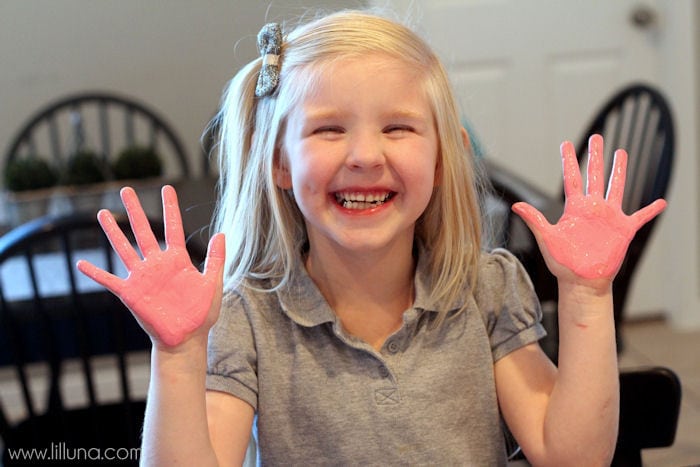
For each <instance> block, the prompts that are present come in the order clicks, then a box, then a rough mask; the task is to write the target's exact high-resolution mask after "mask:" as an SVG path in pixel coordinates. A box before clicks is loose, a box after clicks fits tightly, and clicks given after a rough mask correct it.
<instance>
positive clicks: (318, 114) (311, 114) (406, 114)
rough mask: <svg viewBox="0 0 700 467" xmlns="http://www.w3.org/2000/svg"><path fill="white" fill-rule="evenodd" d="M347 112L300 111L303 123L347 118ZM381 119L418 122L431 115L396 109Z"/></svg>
mask: <svg viewBox="0 0 700 467" xmlns="http://www.w3.org/2000/svg"><path fill="white" fill-rule="evenodd" d="M348 114H349V112H344V111H342V110H339V109H331V108H316V109H314V108H311V109H302V119H303V120H304V121H316V120H329V119H333V118H343V117H345V116H347V115H348ZM382 118H385V119H389V120H391V119H408V120H419V121H426V120H429V119H430V118H431V115H425V114H424V113H422V112H418V111H415V110H412V109H397V110H391V111H388V112H385V113H383V114H382Z"/></svg>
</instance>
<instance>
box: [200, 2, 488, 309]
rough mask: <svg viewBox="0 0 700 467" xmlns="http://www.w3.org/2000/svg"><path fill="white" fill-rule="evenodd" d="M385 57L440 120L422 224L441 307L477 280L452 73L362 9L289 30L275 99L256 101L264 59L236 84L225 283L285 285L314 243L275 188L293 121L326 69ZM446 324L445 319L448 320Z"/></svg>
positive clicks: (226, 135) (227, 162)
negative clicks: (411, 74)
mask: <svg viewBox="0 0 700 467" xmlns="http://www.w3.org/2000/svg"><path fill="white" fill-rule="evenodd" d="M368 53H381V54H383V55H384V56H386V57H387V58H389V59H395V60H400V61H403V62H404V63H406V64H408V65H410V66H411V67H412V68H415V69H416V70H417V72H418V74H419V76H421V78H422V82H421V83H419V84H422V85H423V87H424V90H425V93H426V96H427V98H428V100H429V101H430V103H431V106H432V110H433V113H434V119H435V125H436V128H437V134H438V138H439V154H438V161H439V164H438V168H437V170H438V177H437V179H438V181H439V183H438V184H437V185H436V187H435V189H434V192H433V196H432V198H431V200H430V202H429V204H428V206H427V208H426V210H425V212H424V213H423V214H422V215H421V217H420V218H419V219H418V221H417V223H416V229H415V235H416V240H417V241H419V242H421V243H422V244H423V245H424V250H425V252H426V254H427V255H428V258H427V260H428V264H429V265H430V267H429V272H430V278H429V280H430V281H431V283H430V284H429V285H430V287H429V290H431V291H432V300H434V301H435V302H438V301H439V302H442V303H451V302H453V301H454V300H456V299H457V298H458V297H460V296H461V295H463V294H464V293H465V291H466V290H468V289H469V288H470V287H471V286H473V285H474V283H475V281H476V274H475V273H476V270H477V262H478V260H479V254H480V249H481V221H480V217H481V216H480V210H479V203H478V195H477V189H476V186H475V174H474V167H473V165H472V157H471V154H470V150H469V148H465V144H464V142H463V139H462V133H461V132H462V126H461V124H460V117H459V112H458V109H457V105H456V102H455V98H454V95H453V92H452V88H451V86H450V83H449V80H448V77H447V73H446V71H445V69H444V68H443V66H442V64H441V63H440V61H439V59H438V58H437V56H436V55H435V54H434V52H433V51H432V50H431V49H430V47H429V46H428V45H427V44H426V43H425V42H424V41H423V40H422V39H421V38H420V37H418V35H416V34H415V33H414V32H412V31H411V30H410V29H408V28H407V27H405V26H403V25H401V24H399V23H398V22H395V21H392V20H389V19H386V18H384V17H381V16H378V15H375V14H370V13H366V12H361V11H342V12H337V13H333V14H330V15H328V16H325V17H322V18H319V19H316V20H313V21H311V22H309V23H307V24H304V25H301V26H299V27H297V28H296V29H294V30H293V31H292V32H290V33H289V34H288V35H287V36H286V37H285V39H284V41H283V45H282V51H281V57H280V81H279V86H278V89H276V91H275V92H274V93H273V94H272V95H270V96H267V97H263V98H256V97H255V96H254V90H255V84H256V80H257V77H258V72H259V70H260V67H261V64H262V61H261V59H256V60H254V61H253V62H251V63H249V64H248V65H246V66H245V67H244V68H243V69H241V70H240V72H239V73H238V74H237V75H236V76H235V77H234V78H233V79H232V80H231V82H230V84H229V86H228V89H227V90H226V92H225V94H224V98H223V102H222V107H221V111H220V114H219V116H218V118H219V125H220V144H219V169H220V180H219V200H218V204H217V210H216V213H215V218H214V223H213V228H214V229H215V230H216V231H222V232H225V233H226V235H227V237H226V242H227V243H226V253H227V259H226V286H227V287H235V286H238V285H240V284H245V285H246V286H252V285H251V284H250V283H251V282H257V281H247V279H272V282H271V283H272V284H274V285H273V286H271V288H269V289H267V290H273V289H274V288H276V287H279V286H281V285H283V284H285V283H286V282H287V281H288V280H289V278H290V275H291V273H292V270H293V266H294V263H295V262H297V261H299V258H300V256H301V251H302V248H303V247H304V245H305V243H306V242H307V237H306V230H305V226H304V219H303V217H302V214H301V212H300V211H299V209H298V207H297V206H296V204H295V201H294V199H293V198H292V196H291V194H290V193H288V192H286V191H285V190H282V189H280V188H278V187H277V186H276V185H275V182H274V174H273V167H274V164H275V154H276V151H277V148H278V146H279V145H280V142H281V139H282V135H283V132H284V126H285V121H286V118H287V116H288V115H289V113H290V111H291V109H292V108H293V107H294V106H295V105H297V104H298V103H299V102H301V101H302V100H303V99H304V96H305V95H306V93H307V92H309V88H310V87H311V88H312V87H313V85H314V83H318V82H319V80H321V79H323V76H322V69H323V65H325V64H328V63H331V62H332V61H335V60H343V59H345V58H352V57H358V56H362V55H365V54H368ZM443 318H444V317H443Z"/></svg>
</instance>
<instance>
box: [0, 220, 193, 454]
mask: <svg viewBox="0 0 700 467" xmlns="http://www.w3.org/2000/svg"><path fill="white" fill-rule="evenodd" d="M116 218H117V220H118V222H119V224H120V225H121V226H122V228H123V230H124V232H130V228H129V223H128V220H127V218H126V216H125V215H119V214H118V215H116ZM151 225H152V227H153V229H154V232H155V233H156V236H157V238H159V240H160V241H163V237H164V235H163V225H162V223H161V222H152V223H151ZM131 240H132V242H133V238H132V239H131ZM198 245H199V246H198ZM188 249H189V250H190V255H191V257H192V258H193V261H194V263H195V264H196V265H202V264H203V261H204V258H205V251H203V250H202V247H201V244H199V243H191V244H188ZM80 258H86V259H89V260H91V261H92V262H94V263H95V264H97V265H99V266H101V267H103V268H105V269H107V270H109V271H112V272H114V273H115V274H118V275H120V276H122V277H124V271H123V267H122V265H121V261H120V260H119V258H118V257H117V256H116V255H115V253H114V252H113V251H112V248H111V246H110V245H109V242H108V241H107V239H106V237H105V235H104V234H103V233H102V230H101V228H100V227H99V224H98V223H97V220H96V218H95V215H94V213H90V214H84V213H78V214H73V215H69V216H64V217H50V216H47V217H43V218H39V219H36V220H34V221H30V222H28V223H26V224H23V225H21V226H19V227H16V228H15V229H13V230H11V231H10V232H8V233H6V234H5V235H4V236H2V237H0V272H2V275H1V276H0V278H1V279H0V280H1V282H0V366H2V367H5V368H4V370H5V371H4V374H6V375H7V374H8V373H9V374H12V375H13V376H12V379H13V380H14V382H15V383H16V387H18V388H19V391H18V392H19V394H18V396H17V398H16V399H17V401H16V403H17V405H19V407H17V406H12V407H10V406H8V405H7V404H8V400H7V399H8V397H9V393H7V392H6V393H4V394H0V436H1V437H2V443H3V444H4V448H5V451H4V462H5V464H4V465H6V466H9V465H15V464H16V463H21V462H19V461H18V460H16V459H12V457H13V455H14V456H16V455H17V454H18V453H19V452H20V451H19V449H20V448H23V449H25V451H24V452H28V451H27V450H28V449H32V448H34V449H38V450H42V449H43V450H44V451H45V452H46V451H48V450H50V449H53V450H54V452H55V451H56V449H59V448H60V449H62V450H63V451H62V452H64V453H65V452H68V453H72V454H71V455H72V456H73V461H71V462H70V465H76V458H75V456H76V455H78V453H79V452H80V451H79V450H81V449H82V450H83V451H82V452H84V453H85V452H89V451H88V450H89V449H93V450H99V449H101V451H99V452H101V453H103V454H104V453H106V452H107V451H106V449H112V451H111V452H112V453H117V452H121V453H122V455H123V456H126V455H127V452H128V451H126V450H128V449H133V448H137V447H138V446H139V444H140V429H141V425H142V421H143V414H144V407H145V394H141V395H136V394H135V393H134V387H133V383H134V378H136V377H137V376H138V375H137V374H134V371H137V372H138V371H139V368H138V367H137V368H134V367H133V365H132V363H133V362H134V358H136V360H137V361H138V357H139V356H140V357H143V358H142V362H146V363H142V364H141V367H140V371H141V373H142V375H141V376H143V373H144V372H146V373H147V369H148V368H147V367H148V364H147V362H148V357H147V355H146V353H147V349H149V348H150V340H149V339H148V337H147V335H146V334H145V333H144V332H143V331H142V330H141V328H140V327H139V326H138V324H137V323H136V321H135V320H134V319H133V318H132V317H131V315H130V313H129V311H128V310H127V309H126V307H125V306H124V305H123V304H122V303H121V302H120V301H119V299H117V298H116V297H115V296H113V295H112V294H111V293H110V292H108V291H106V290H104V289H102V288H101V287H100V286H98V285H96V284H94V283H93V282H92V281H90V279H88V278H86V277H84V276H83V275H82V274H80V273H79V272H78V271H77V269H76V268H75V263H76V261H77V260H78V259H80ZM120 268H122V269H120ZM71 368H72V370H71ZM10 370H11V371H10ZM37 373H38V375H37ZM146 378H147V376H146ZM105 382H106V385H107V387H105ZM2 384H5V385H7V384H9V382H8V381H2ZM76 386H77V387H78V388H82V392H83V393H84V397H82V398H80V399H82V400H80V401H77V402H76V400H75V399H76V397H75V394H74V393H72V392H75V391H76V389H75V387H76ZM71 387H73V389H70V388H71ZM107 392H109V393H111V394H106V393H107ZM70 400H72V402H70ZM13 413H14V415H13ZM117 450H121V451H117ZM93 452H94V451H93ZM132 452H133V451H132ZM83 460H86V461H87V462H86V465H95V461H94V459H83ZM131 460H132V461H133V464H134V465H136V457H135V456H134V457H131ZM26 462H27V463H26V464H24V465H28V464H32V462H29V461H26ZM33 462H36V459H34V460H33ZM51 465H54V463H52V464H51ZM120 465H125V463H124V462H122V463H121V464H120Z"/></svg>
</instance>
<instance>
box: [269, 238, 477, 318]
mask: <svg viewBox="0 0 700 467" xmlns="http://www.w3.org/2000/svg"><path fill="white" fill-rule="evenodd" d="M417 254H418V264H417V265H416V274H415V277H414V279H413V281H414V290H415V300H414V302H413V309H414V310H417V311H429V312H433V313H437V312H439V311H441V310H445V309H447V310H448V311H451V310H455V309H460V308H461V307H462V304H463V303H464V296H462V297H460V298H459V299H458V300H456V301H454V302H453V303H449V304H447V303H445V302H444V301H439V302H435V301H431V300H430V283H429V278H430V276H429V272H430V268H429V266H430V265H429V264H428V256H429V255H428V254H427V252H426V251H425V249H424V248H422V247H421V246H419V247H418V248H417ZM276 293H277V297H278V299H279V303H280V305H281V307H282V310H283V311H284V313H285V314H286V315H287V316H288V317H289V318H290V319H291V320H292V321H294V322H295V323H297V324H298V325H300V326H304V327H313V326H318V325H321V324H323V323H334V322H335V321H336V315H335V313H334V312H333V310H332V309H331V307H330V305H329V304H328V302H327V301H326V299H325V297H324V296H323V295H322V294H321V291H320V290H319V288H318V287H317V286H316V284H315V283H314V281H313V280H312V279H311V277H310V276H309V274H308V273H307V271H306V268H305V267H304V264H303V261H302V260H301V258H299V261H297V262H296V263H295V265H294V271H293V273H292V275H291V278H290V280H289V282H288V283H287V284H285V285H284V286H283V287H280V288H279V289H278V290H277V292H276Z"/></svg>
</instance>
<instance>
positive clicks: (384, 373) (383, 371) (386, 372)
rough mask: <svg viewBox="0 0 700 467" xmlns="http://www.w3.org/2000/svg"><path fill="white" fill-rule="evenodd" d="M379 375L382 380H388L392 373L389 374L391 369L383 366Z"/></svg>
mask: <svg viewBox="0 0 700 467" xmlns="http://www.w3.org/2000/svg"><path fill="white" fill-rule="evenodd" d="M379 375H380V376H381V377H382V378H388V377H389V375H391V373H390V372H389V369H388V368H387V367H385V366H384V365H381V366H380V367H379Z"/></svg>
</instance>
